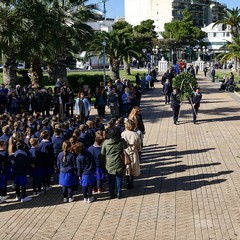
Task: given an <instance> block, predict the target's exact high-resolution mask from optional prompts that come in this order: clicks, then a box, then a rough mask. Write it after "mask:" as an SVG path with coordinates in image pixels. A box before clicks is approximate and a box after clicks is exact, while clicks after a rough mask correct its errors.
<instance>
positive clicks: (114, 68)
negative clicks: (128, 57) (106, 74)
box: [109, 60, 120, 81]
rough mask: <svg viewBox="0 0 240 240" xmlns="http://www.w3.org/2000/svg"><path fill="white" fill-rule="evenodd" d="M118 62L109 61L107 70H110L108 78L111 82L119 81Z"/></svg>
mask: <svg viewBox="0 0 240 240" xmlns="http://www.w3.org/2000/svg"><path fill="white" fill-rule="evenodd" d="M119 65H120V62H119V60H112V61H111V60H110V61H109V70H110V77H111V79H112V80H114V81H115V80H117V79H119Z"/></svg>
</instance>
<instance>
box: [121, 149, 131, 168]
mask: <svg viewBox="0 0 240 240" xmlns="http://www.w3.org/2000/svg"><path fill="white" fill-rule="evenodd" d="M123 160H124V164H125V165H129V164H130V163H131V158H130V156H129V154H128V153H127V152H126V151H124V152H123Z"/></svg>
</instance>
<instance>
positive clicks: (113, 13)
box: [89, 0, 240, 18]
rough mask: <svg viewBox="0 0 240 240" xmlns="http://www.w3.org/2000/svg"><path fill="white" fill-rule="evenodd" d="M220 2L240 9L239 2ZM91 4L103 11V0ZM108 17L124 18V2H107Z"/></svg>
mask: <svg viewBox="0 0 240 240" xmlns="http://www.w3.org/2000/svg"><path fill="white" fill-rule="evenodd" d="M160 1H166V0H160ZM218 2H220V3H223V4H226V5H227V7H228V8H230V9H232V8H236V7H240V1H239V0H218ZM89 3H97V4H98V6H99V9H100V10H101V11H102V10H103V3H102V0H89ZM106 17H107V18H117V17H124V0H106Z"/></svg>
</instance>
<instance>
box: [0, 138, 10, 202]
mask: <svg viewBox="0 0 240 240" xmlns="http://www.w3.org/2000/svg"><path fill="white" fill-rule="evenodd" d="M7 165H8V152H7V150H6V144H5V142H4V140H0V203H3V202H5V201H6V200H7V199H8V197H9V196H8V195H7V174H6V173H7Z"/></svg>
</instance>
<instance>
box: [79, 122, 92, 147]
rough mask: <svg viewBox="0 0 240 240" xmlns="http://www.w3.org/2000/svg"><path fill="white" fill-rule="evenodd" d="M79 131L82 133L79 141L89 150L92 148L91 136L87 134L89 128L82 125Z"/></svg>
mask: <svg viewBox="0 0 240 240" xmlns="http://www.w3.org/2000/svg"><path fill="white" fill-rule="evenodd" d="M79 130H80V131H81V133H80V138H79V140H80V142H82V143H83V144H84V146H85V147H86V149H87V148H89V147H90V146H91V135H90V134H89V133H88V132H87V126H86V125H85V124H81V125H80V126H79Z"/></svg>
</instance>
